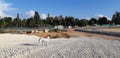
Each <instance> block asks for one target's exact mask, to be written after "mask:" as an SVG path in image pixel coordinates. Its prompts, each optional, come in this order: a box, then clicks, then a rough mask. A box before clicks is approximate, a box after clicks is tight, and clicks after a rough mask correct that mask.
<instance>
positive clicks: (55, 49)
mask: <svg viewBox="0 0 120 58" xmlns="http://www.w3.org/2000/svg"><path fill="white" fill-rule="evenodd" d="M82 35H83V34H82ZM38 39H39V37H37V36H34V35H24V34H0V58H119V57H120V55H119V54H120V41H119V40H106V39H103V38H102V37H101V38H100V37H91V36H88V37H86V36H80V37H73V38H70V39H64V38H61V39H59V38H56V39H50V40H49V41H48V42H47V45H44V44H42V43H38Z"/></svg>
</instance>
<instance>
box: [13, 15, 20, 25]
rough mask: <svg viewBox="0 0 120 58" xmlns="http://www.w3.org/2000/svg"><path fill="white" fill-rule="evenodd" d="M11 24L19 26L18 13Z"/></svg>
mask: <svg viewBox="0 0 120 58" xmlns="http://www.w3.org/2000/svg"><path fill="white" fill-rule="evenodd" d="M13 26H14V27H20V26H21V19H20V18H19V14H17V17H16V18H15V19H14V20H13Z"/></svg>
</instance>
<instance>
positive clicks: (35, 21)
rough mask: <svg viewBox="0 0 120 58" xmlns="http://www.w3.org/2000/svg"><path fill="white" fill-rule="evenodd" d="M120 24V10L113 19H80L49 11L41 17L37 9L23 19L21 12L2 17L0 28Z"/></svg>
mask: <svg viewBox="0 0 120 58" xmlns="http://www.w3.org/2000/svg"><path fill="white" fill-rule="evenodd" d="M111 23H114V24H116V25H117V24H120V12H115V14H113V17H112V20H108V18H107V17H99V18H98V19H97V18H91V19H89V20H87V19H79V18H75V17H73V16H65V17H63V16H62V15H60V16H55V17H52V16H50V14H49V13H48V17H47V18H46V19H41V18H40V15H39V13H38V12H37V11H35V13H34V16H33V17H30V18H25V19H21V18H20V17H19V14H17V15H16V18H14V19H13V18H11V17H4V18H0V28H7V27H21V26H22V27H47V26H48V25H49V26H57V25H63V26H80V27H83V26H87V25H90V26H94V25H95V24H98V25H104V24H111Z"/></svg>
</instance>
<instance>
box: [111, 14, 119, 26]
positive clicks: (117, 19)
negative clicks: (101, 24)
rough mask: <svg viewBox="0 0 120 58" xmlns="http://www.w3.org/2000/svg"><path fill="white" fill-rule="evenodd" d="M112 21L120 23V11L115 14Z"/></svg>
mask: <svg viewBox="0 0 120 58" xmlns="http://www.w3.org/2000/svg"><path fill="white" fill-rule="evenodd" d="M112 23H115V24H116V25H117V24H120V12H116V13H115V14H113V17H112Z"/></svg>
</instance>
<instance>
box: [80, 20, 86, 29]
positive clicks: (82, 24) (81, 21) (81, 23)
mask: <svg viewBox="0 0 120 58" xmlns="http://www.w3.org/2000/svg"><path fill="white" fill-rule="evenodd" d="M87 25H88V21H87V20H86V19H81V20H80V23H79V26H81V27H83V26H87Z"/></svg>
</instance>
